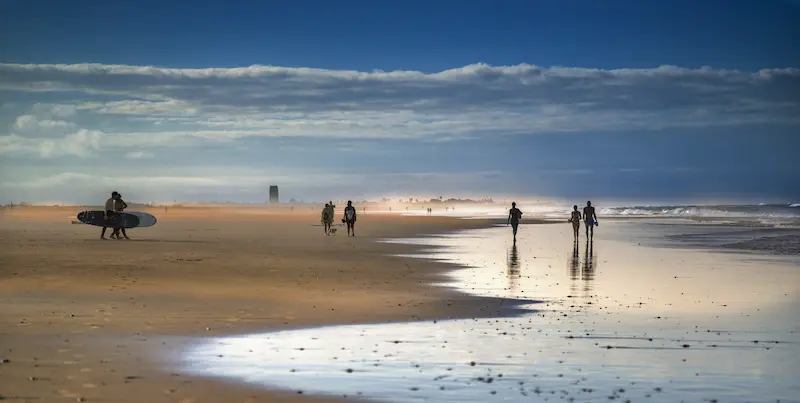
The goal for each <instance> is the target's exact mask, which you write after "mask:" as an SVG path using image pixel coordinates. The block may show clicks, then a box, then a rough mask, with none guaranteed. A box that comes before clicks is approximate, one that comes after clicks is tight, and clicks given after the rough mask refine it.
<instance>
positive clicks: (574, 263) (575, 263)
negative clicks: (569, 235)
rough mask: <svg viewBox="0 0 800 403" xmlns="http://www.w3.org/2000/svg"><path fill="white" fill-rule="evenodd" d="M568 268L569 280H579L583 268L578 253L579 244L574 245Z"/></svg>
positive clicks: (568, 260)
mask: <svg viewBox="0 0 800 403" xmlns="http://www.w3.org/2000/svg"><path fill="white" fill-rule="evenodd" d="M567 267H568V269H569V279H570V280H573V281H575V280H577V279H578V274H579V272H580V268H581V256H580V254H579V253H578V242H575V243H574V244H573V245H572V255H570V257H569V258H568V259H567Z"/></svg>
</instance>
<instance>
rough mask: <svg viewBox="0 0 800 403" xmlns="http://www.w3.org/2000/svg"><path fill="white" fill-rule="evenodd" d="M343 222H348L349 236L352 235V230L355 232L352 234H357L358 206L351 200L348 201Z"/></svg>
mask: <svg viewBox="0 0 800 403" xmlns="http://www.w3.org/2000/svg"><path fill="white" fill-rule="evenodd" d="M342 222H343V223H345V224H347V236H351V235H350V231H352V232H353V234H352V236H356V208H355V207H353V202H352V201H350V200H348V201H347V207H345V208H344V218H342Z"/></svg>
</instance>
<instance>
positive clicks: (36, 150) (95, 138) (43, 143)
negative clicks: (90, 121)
mask: <svg viewBox="0 0 800 403" xmlns="http://www.w3.org/2000/svg"><path fill="white" fill-rule="evenodd" d="M105 137H106V134H105V133H103V132H101V131H98V130H87V129H79V130H77V131H75V132H73V133H70V134H68V135H66V136H64V137H61V138H27V137H22V136H20V135H17V134H11V135H7V136H0V155H2V154H8V155H14V154H17V155H19V154H21V155H28V154H35V155H38V156H40V157H41V158H53V157H61V156H73V157H81V158H87V157H89V156H91V155H92V154H93V153H95V152H97V151H99V150H101V149H102V143H103V142H104V138H105Z"/></svg>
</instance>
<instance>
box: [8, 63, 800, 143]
mask: <svg viewBox="0 0 800 403" xmlns="http://www.w3.org/2000/svg"><path fill="white" fill-rule="evenodd" d="M0 89H7V90H11V91H22V92H31V93H35V94H37V95H36V96H37V97H41V98H43V101H42V102H44V101H45V99H46V98H47V97H48V93H54V92H59V93H60V95H59V97H60V98H64V97H72V99H70V100H69V101H68V102H63V101H62V104H66V105H61V106H60V107H61V108H64V109H65V110H66V111H67V112H70V111H71V112H73V114H74V112H75V111H77V112H78V113H79V114H88V115H89V116H91V117H93V118H94V119H95V120H100V119H104V121H105V122H106V127H104V128H103V130H104V131H106V132H107V133H108V134H109V136H110V137H109V141H110V142H111V143H112V144H114V141H117V140H119V141H121V142H123V143H124V144H125V146H129V147H137V146H142V145H148V144H154V143H157V144H160V145H165V144H168V143H172V142H173V141H178V142H179V143H180V144H188V143H187V142H185V141H182V139H183V140H185V138H189V139H192V138H200V139H223V140H229V139H236V138H240V137H246V136H320V137H346V138H421V139H443V138H444V139H458V138H463V137H470V136H486V135H496V134H520V133H552V132H563V131H618V130H639V131H646V130H650V129H662V128H670V127H687V126H688V127H707V126H729V125H740V124H765V123H780V124H789V125H800V113H798V110H800V95H798V94H800V69H795V68H787V69H764V70H761V71H758V72H754V73H750V72H743V71H736V70H720V69H714V68H710V67H704V68H700V69H686V68H680V67H675V66H661V67H657V68H652V69H616V70H603V69H589V68H568V67H550V68H545V67H538V66H532V65H527V64H522V65H516V66H489V65H485V64H475V65H470V66H465V67H462V68H457V69H452V70H446V71H442V72H438V73H423V72H418V71H393V72H383V71H375V72H358V71H342V70H324V69H309V68H287V67H276V66H251V67H244V68H209V69H172V68H159V67H153V66H125V65H102V64H75V65H53V64H51V65H47V64H39V65H36V64H0ZM66 94H69V95H66ZM98 94H103V99H97V95H98ZM109 98H111V100H109ZM70 108H71V109H70ZM62 115H63V114H62ZM87 119H88V118H87ZM51 120H53V121H54V122H56V121H58V119H55V118H52V119H51ZM82 127H86V126H82ZM134 127H135V129H134ZM159 136H163V137H164V138H166V139H169V140H163V141H162V140H154V138H153V137H159ZM112 139H113V140H112ZM132 139H134V140H133V141H132ZM136 139H142V140H141V142H138V143H137V141H138V140H136Z"/></svg>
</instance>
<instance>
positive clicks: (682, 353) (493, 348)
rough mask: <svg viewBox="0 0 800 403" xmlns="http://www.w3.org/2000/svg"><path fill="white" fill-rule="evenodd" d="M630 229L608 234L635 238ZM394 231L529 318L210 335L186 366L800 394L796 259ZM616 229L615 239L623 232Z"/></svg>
mask: <svg viewBox="0 0 800 403" xmlns="http://www.w3.org/2000/svg"><path fill="white" fill-rule="evenodd" d="M626 225H627V224H625V225H623V224H619V225H607V226H606V227H604V228H603V231H605V232H615V234H616V235H619V234H620V233H627V232H629V231H631V230H632V229H631V228H628V227H626ZM509 232H510V231H509V230H507V229H506V228H490V229H485V230H475V231H465V232H461V233H456V234H452V235H447V236H441V237H430V238H420V239H413V240H392V241H387V242H402V243H417V244H422V245H430V248H431V250H430V251H428V252H427V253H423V254H421V255H420V256H419V257H424V258H434V259H437V260H443V261H448V262H452V263H456V264H459V265H463V266H466V267H467V268H465V269H460V270H455V271H453V272H452V274H451V277H452V282H448V283H447V284H446V285H447V286H451V287H456V288H458V289H460V290H463V291H465V292H467V293H471V294H475V295H484V296H494V297H500V298H523V299H525V298H528V299H535V300H541V301H543V302H541V303H531V304H529V305H526V306H525V307H526V308H529V309H530V311H529V312H528V313H524V314H522V315H519V316H514V317H503V318H476V319H464V320H443V321H427V322H413V323H397V324H373V325H348V326H331V327H321V328H314V329H303V330H290V331H281V332H274V333H265V334H252V335H244V336H236V337H221V338H215V339H210V340H208V339H203V340H200V341H198V342H197V343H196V344H194V345H192V346H191V348H190V349H188V350H187V351H186V352H185V354H184V356H183V362H182V364H183V366H184V370H186V371H188V372H190V373H193V374H196V375H202V376H214V377H223V378H229V379H232V380H238V381H243V382H247V383H252V384H258V385H263V386H265V387H277V388H284V389H289V390H296V391H298V393H309V394H321V395H338V396H352V397H358V396H360V397H364V398H368V399H372V400H385V401H396V402H415V401H437V402H439V401H459V402H460V401H465V402H485V401H519V402H523V401H525V402H527V401H608V400H621V401H627V400H630V401H643V400H644V401H659V402H676V401H714V400H718V401H720V402H729V401H736V402H745V401H753V402H769V401H773V402H774V401H781V402H797V401H800V399H799V398H798V396H800V383H799V382H798V381H797V380H796V374H797V373H800V337H799V336H798V334H799V333H800V306H799V305H798V298H797V297H798V284H800V281H798V280H800V273H798V270H797V269H798V267H797V265H796V263H793V262H786V261H783V260H775V261H768V262H753V261H746V260H743V259H737V257H736V256H734V255H730V254H717V253H709V252H708V251H696V250H676V249H668V248H650V247H643V246H637V245H636V244H635V243H631V242H621V241H606V240H601V239H600V233H599V232H598V240H597V241H594V242H593V243H588V244H587V243H586V242H585V240H583V239H581V241H580V242H579V243H577V244H573V243H572V242H571V240H570V237H571V230H570V229H569V228H567V227H566V226H561V225H536V226H526V227H523V228H521V235H520V239H519V241H518V242H517V243H516V245H513V244H512V243H511V242H510V239H509V235H510V234H509ZM610 238H615V237H610Z"/></svg>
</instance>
